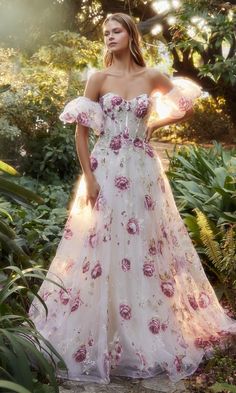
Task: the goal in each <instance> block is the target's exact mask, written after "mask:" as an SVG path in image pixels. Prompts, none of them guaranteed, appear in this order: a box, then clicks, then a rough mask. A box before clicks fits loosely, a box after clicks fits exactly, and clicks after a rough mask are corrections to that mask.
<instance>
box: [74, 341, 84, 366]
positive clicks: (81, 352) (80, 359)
mask: <svg viewBox="0 0 236 393" xmlns="http://www.w3.org/2000/svg"><path fill="white" fill-rule="evenodd" d="M86 355H87V350H86V346H85V345H81V347H80V348H79V349H78V351H76V352H75V353H74V354H73V358H74V359H75V361H76V362H78V363H81V362H83V361H84V360H85V359H86Z"/></svg>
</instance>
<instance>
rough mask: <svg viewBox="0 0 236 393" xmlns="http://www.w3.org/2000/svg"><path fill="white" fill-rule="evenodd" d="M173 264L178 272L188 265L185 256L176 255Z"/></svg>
mask: <svg viewBox="0 0 236 393" xmlns="http://www.w3.org/2000/svg"><path fill="white" fill-rule="evenodd" d="M173 265H174V269H175V271H176V273H179V272H180V271H181V270H182V269H184V268H185V265H186V260H185V257H174V263H173Z"/></svg>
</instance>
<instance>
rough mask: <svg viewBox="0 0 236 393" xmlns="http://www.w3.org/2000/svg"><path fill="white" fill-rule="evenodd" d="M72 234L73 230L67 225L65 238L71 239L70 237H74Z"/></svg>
mask: <svg viewBox="0 0 236 393" xmlns="http://www.w3.org/2000/svg"><path fill="white" fill-rule="evenodd" d="M72 236H73V232H72V230H71V229H70V228H69V227H67V226H65V229H64V238H65V239H66V240H70V239H71V238H72Z"/></svg>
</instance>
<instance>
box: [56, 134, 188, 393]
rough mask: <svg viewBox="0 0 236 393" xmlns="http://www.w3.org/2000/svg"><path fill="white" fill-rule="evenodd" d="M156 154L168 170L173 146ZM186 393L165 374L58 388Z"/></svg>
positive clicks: (91, 392)
mask: <svg viewBox="0 0 236 393" xmlns="http://www.w3.org/2000/svg"><path fill="white" fill-rule="evenodd" d="M152 145H153V147H154V148H155V150H156V151H157V152H158V154H159V156H160V159H161V161H162V164H163V166H164V169H165V170H167V169H168V163H169V160H168V157H167V155H166V150H167V151H168V153H169V154H170V155H172V153H173V150H174V146H175V145H174V144H171V143H162V142H153V143H152ZM83 392H85V393H187V392H188V390H187V389H186V387H185V384H184V380H181V381H179V382H178V383H176V384H174V383H172V382H171V381H170V380H169V378H168V377H167V376H166V374H164V373H163V374H160V375H158V376H157V377H155V378H148V379H131V378H125V377H124V378H121V377H112V378H111V382H110V383H109V384H108V385H101V384H95V383H82V382H64V383H63V384H62V385H61V386H60V393H83Z"/></svg>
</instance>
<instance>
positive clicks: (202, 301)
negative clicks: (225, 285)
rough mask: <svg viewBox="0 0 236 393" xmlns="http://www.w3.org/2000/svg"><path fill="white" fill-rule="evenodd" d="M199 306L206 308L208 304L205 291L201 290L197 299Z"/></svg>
mask: <svg viewBox="0 0 236 393" xmlns="http://www.w3.org/2000/svg"><path fill="white" fill-rule="evenodd" d="M198 304H199V307H201V308H206V307H207V306H209V304H210V298H209V296H208V295H207V294H206V293H205V292H201V293H200V295H199V299H198Z"/></svg>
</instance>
